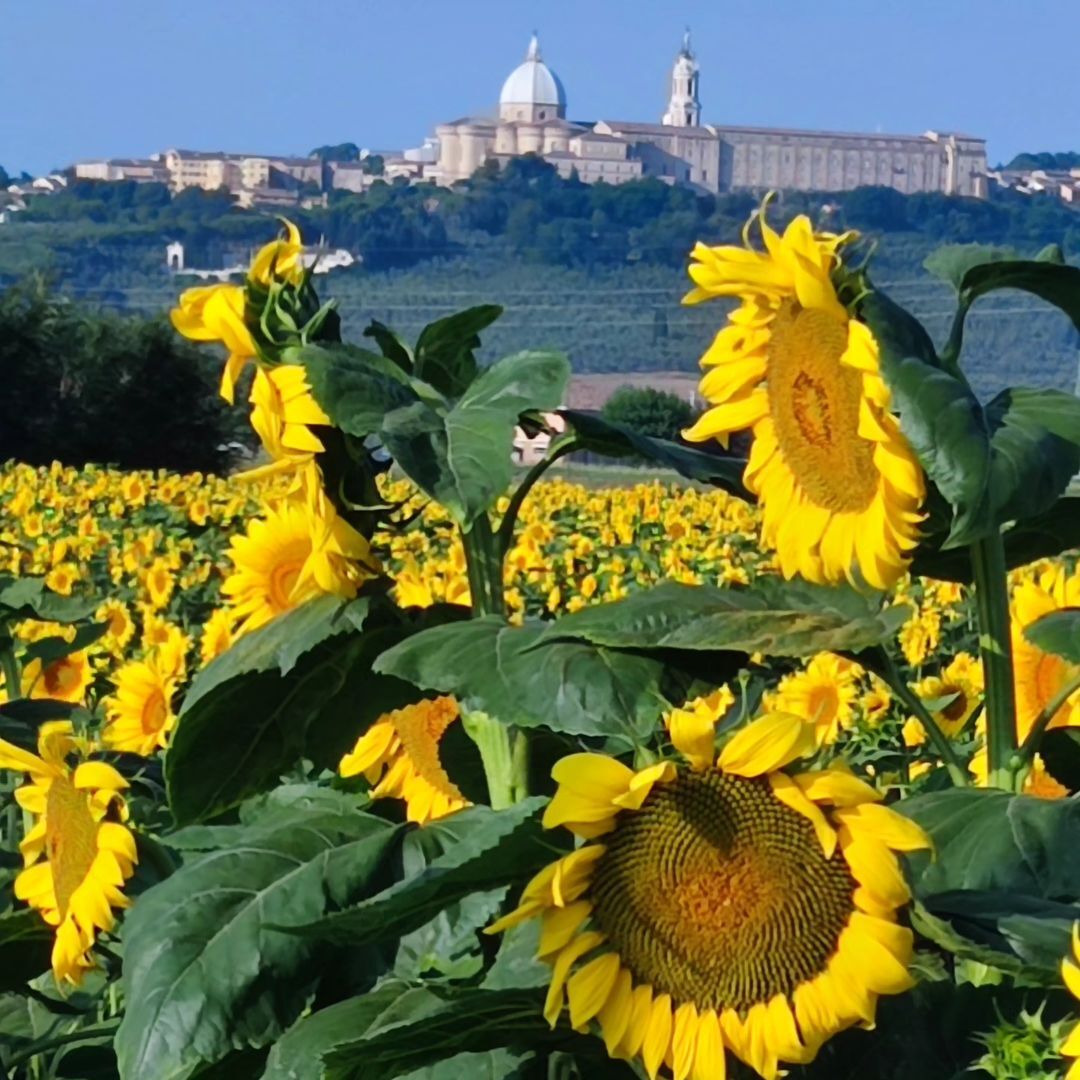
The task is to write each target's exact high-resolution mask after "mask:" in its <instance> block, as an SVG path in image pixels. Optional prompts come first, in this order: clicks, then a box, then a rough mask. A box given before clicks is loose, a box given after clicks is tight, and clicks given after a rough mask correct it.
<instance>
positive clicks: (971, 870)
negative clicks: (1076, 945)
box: [895, 788, 1080, 902]
mask: <svg viewBox="0 0 1080 1080" xmlns="http://www.w3.org/2000/svg"><path fill="white" fill-rule="evenodd" d="M895 809H897V810H899V811H900V812H902V813H904V814H905V815H907V816H908V817H910V818H913V819H914V820H915V821H917V822H918V823H919V824H920V825H922V827H923V828H924V829H926V831H927V832H928V833H929V834H930V838H931V839H932V840H933V841H934V850H935V857H934V858H933V859H932V860H931V859H930V858H929V857H928V856H927V855H924V854H919V855H916V856H913V857H912V858H911V859H910V863H911V866H912V868H913V870H914V872H915V876H914V884H915V894H916V896H918V897H919V898H920V899H922V900H924V902H925V900H926V899H927V897H930V896H933V895H934V894H936V893H946V892H953V891H958V890H980V891H985V890H996V891H1005V892H1015V893H1022V894H1024V895H1027V896H1033V897H1039V898H1041V899H1044V900H1062V899H1065V898H1076V897H1080V862H1078V861H1077V860H1075V859H1066V858H1062V857H1061V853H1062V852H1064V851H1073V850H1076V848H1077V846H1078V845H1080V803H1077V802H1074V801H1073V800H1071V799H1037V798H1034V797H1032V796H1029V795H1011V794H1009V793H1008V792H1005V791H993V790H983V789H978V788H962V789H950V790H948V791H938V792H934V793H933V794H927V795H919V796H916V797H915V798H913V799H905V800H904V801H902V802H900V803H897V804H896V807H895Z"/></svg>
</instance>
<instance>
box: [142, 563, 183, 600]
mask: <svg viewBox="0 0 1080 1080" xmlns="http://www.w3.org/2000/svg"><path fill="white" fill-rule="evenodd" d="M143 586H144V588H145V589H146V595H147V597H148V598H149V600H150V606H151V607H152V608H154V609H155V610H158V609H160V608H163V607H165V605H166V604H168V602H169V598H170V597H171V596H172V594H173V590H174V589H175V588H176V576H175V575H174V574H173V571H172V568H171V567H170V565H169V561H168V560H167V559H161V558H158V559H155V560H154V561H153V562H152V563H151V564H150V566H149V568H148V569H147V571H146V577H145V580H144V582H143Z"/></svg>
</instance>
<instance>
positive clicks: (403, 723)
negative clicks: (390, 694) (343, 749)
mask: <svg viewBox="0 0 1080 1080" xmlns="http://www.w3.org/2000/svg"><path fill="white" fill-rule="evenodd" d="M458 715H459V714H458V707H457V702H456V701H455V700H454V699H453V698H452V697H439V698H434V699H432V700H425V701H418V702H416V703H415V704H414V705H406V706H405V708H404V709H397V710H396V711H394V712H390V713H386V714H385V715H383V716H380V717H379V719H378V720H376V721H375V723H374V724H372V725H371V727H370V728H368V730H367V731H366V732H365V733H364V734H363V735H361V736H360V739H359V740H358V741H357V743H356V745H355V746H354V747H353V748H352V750H351V751H350V752H349V753H348V754H346V755H345V756H344V757H343V758H342V759H341V764H340V765H339V766H338V772H340V773H341V775H342V776H346V777H347V776H358V775H359V774H360V773H363V774H364V778H365V779H366V780H367V781H368V783H369V784H375V785H376V786H375V787H374V788H373V790H372V792H371V795H372V798H375V799H384V798H391V799H404V800H405V815H406V817H407V818H408V819H409V821H416V822H419V823H420V824H421V825H423V824H424V823H425V822H428V821H433V820H434V819H435V818H440V817H445V816H446V815H447V814H450V813H453V812H454V811H455V810H460V809H461V808H462V807H465V806H468V805H469V803H468V800H467V799H466V798H465V796H464V795H462V793H461V792H460V791H459V790H458V788H457V785H456V784H455V783H454V782H453V781H452V780H451V779H450V777H449V776H447V774H446V770H445V769H444V768H443V765H442V761H441V760H440V758H439V744H440V742H441V741H442V737H443V735H444V734H445V733H446V729H447V728H448V727H449V726H450V725H451V724H452V723H453V722H454V721H455V720H457V718H458ZM376 781H378V783H376Z"/></svg>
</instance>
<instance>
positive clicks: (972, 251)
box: [923, 244, 1016, 292]
mask: <svg viewBox="0 0 1080 1080" xmlns="http://www.w3.org/2000/svg"><path fill="white" fill-rule="evenodd" d="M1015 258H1016V251H1015V249H1014V248H1008V247H995V246H993V245H991V244H943V245H942V246H941V247H939V248H935V249H934V250H933V251H931V252H930V254H929V255H927V256H926V258H925V259H923V268H924V269H925V270H926V271H927V273H930V274H933V275H934V277H936V278H939V279H940V280H942V281H944V282H946V283H947V284H949V285H951V286H952V287H953V288H954V289H955V290H956V291H957V292H960V290H961V289H962V288H963V285H964V276H965V275H966V274H967V272H968V271H969V270H971V269H973V268H974V267H976V266H983V265H984V264H986V263H994V262H1004V261H1007V260H1011V259H1015Z"/></svg>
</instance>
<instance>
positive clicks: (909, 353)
mask: <svg viewBox="0 0 1080 1080" xmlns="http://www.w3.org/2000/svg"><path fill="white" fill-rule="evenodd" d="M859 318H860V319H861V320H862V321H863V322H865V323H866V325H867V326H869V327H870V329H871V330H872V331H873V333H874V339H875V340H876V341H877V343H878V345H879V347H880V350H881V359H882V361H883V364H894V363H896V362H897V361H899V360H901V359H903V358H904V357H911V358H912V359H915V360H921V361H922V362H923V363H924V364H926V365H928V366H929V367H932V368H940V367H941V360H940V359H939V358H938V354H937V350H936V349H935V348H934V343H933V341H932V340H931V339H930V335H929V334H928V333H927V332H926V329H925V328H924V327H923V324H922V323H921V322H919V320H918V319H916V318H915V316H914V315H912V314H911V312H909V311H907V310H906V309H905V308H902V307H901V306H900V305H899V304H897V303H896V302H895V301H893V300H892V299H890V298H889V296H888V295H887V294H885V293H883V292H881V291H880V290H879V289H873V290H872V291H871V292H870V293H868V294H867V295H866V296H864V297H862V299H861V300H860V301H859Z"/></svg>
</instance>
